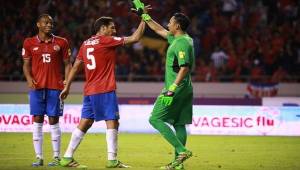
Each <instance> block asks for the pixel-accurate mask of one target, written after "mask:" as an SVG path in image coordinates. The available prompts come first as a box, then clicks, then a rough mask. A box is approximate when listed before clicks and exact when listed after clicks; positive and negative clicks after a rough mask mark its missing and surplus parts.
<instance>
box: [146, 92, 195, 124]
mask: <svg viewBox="0 0 300 170" xmlns="http://www.w3.org/2000/svg"><path fill="white" fill-rule="evenodd" d="M192 116H193V88H192V87H182V88H179V89H177V90H176V93H175V95H174V98H173V102H172V104H171V105H169V106H165V105H164V104H163V103H162V101H161V98H160V97H157V99H156V101H155V104H154V108H153V111H152V115H151V119H160V120H163V121H164V122H167V123H169V124H171V125H185V124H191V123H192Z"/></svg>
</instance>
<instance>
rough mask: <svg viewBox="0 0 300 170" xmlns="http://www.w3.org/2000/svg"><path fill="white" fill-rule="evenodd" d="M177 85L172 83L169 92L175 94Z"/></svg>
mask: <svg viewBox="0 0 300 170" xmlns="http://www.w3.org/2000/svg"><path fill="white" fill-rule="evenodd" d="M177 87H178V86H177V84H175V83H173V84H172V85H171V86H170V87H169V91H172V92H175V90H176V88H177Z"/></svg>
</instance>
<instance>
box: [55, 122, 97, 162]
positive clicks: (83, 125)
mask: <svg viewBox="0 0 300 170" xmlns="http://www.w3.org/2000/svg"><path fill="white" fill-rule="evenodd" d="M93 123H94V119H86V118H81V120H80V122H79V125H78V126H77V128H76V129H75V130H74V131H73V132H72V136H71V140H70V143H69V145H68V148H67V150H66V152H65V154H64V156H63V157H62V158H61V160H60V165H61V166H64V167H76V168H87V166H85V165H81V164H79V163H78V162H77V161H75V160H74V158H73V155H74V153H75V151H76V149H77V148H78V146H79V144H80V142H81V141H82V139H83V137H84V135H85V134H86V132H87V131H88V129H89V128H90V127H91V126H92V125H93Z"/></svg>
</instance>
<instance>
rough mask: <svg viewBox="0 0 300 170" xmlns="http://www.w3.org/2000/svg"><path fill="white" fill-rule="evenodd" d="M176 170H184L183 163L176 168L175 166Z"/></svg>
mask: <svg viewBox="0 0 300 170" xmlns="http://www.w3.org/2000/svg"><path fill="white" fill-rule="evenodd" d="M175 169H176V170H184V166H183V163H181V164H179V165H178V166H175Z"/></svg>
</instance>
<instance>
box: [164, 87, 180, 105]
mask: <svg viewBox="0 0 300 170" xmlns="http://www.w3.org/2000/svg"><path fill="white" fill-rule="evenodd" d="M176 88H177V85H176V84H175V83H173V84H172V85H171V86H170V87H169V89H168V91H166V92H165V93H163V94H162V95H160V97H161V101H162V103H163V104H164V105H165V106H170V105H171V104H172V102H173V97H174V93H175V90H176Z"/></svg>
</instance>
